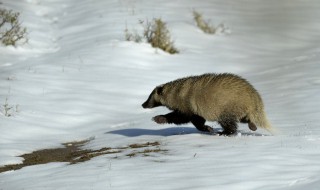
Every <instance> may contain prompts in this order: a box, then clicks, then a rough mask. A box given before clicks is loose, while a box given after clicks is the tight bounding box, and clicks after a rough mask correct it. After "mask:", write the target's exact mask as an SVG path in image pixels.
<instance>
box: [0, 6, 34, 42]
mask: <svg viewBox="0 0 320 190" xmlns="http://www.w3.org/2000/svg"><path fill="white" fill-rule="evenodd" d="M19 16H20V13H19V12H14V11H12V10H6V9H3V8H0V42H1V43H2V44H4V45H5V46H10V45H12V46H16V45H17V43H18V42H21V43H26V42H28V38H27V29H26V28H25V27H22V26H21V22H20V20H19Z"/></svg>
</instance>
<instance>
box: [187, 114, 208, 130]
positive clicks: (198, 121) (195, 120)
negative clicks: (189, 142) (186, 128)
mask: <svg viewBox="0 0 320 190" xmlns="http://www.w3.org/2000/svg"><path fill="white" fill-rule="evenodd" d="M205 122H206V120H205V119H204V118H203V117H201V116H198V115H193V116H192V117H191V123H192V124H193V125H194V126H195V127H196V128H197V129H198V130H199V131H203V132H210V133H212V132H213V129H212V128H211V127H209V126H208V125H205Z"/></svg>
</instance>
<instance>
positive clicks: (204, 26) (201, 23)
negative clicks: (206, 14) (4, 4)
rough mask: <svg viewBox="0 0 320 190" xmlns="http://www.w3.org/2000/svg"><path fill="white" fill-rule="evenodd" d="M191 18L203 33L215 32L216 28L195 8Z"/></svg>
mask: <svg viewBox="0 0 320 190" xmlns="http://www.w3.org/2000/svg"><path fill="white" fill-rule="evenodd" d="M193 19H194V20H195V22H196V24H197V26H198V28H200V29H201V30H202V31H203V32H204V33H207V34H214V33H215V32H216V29H215V28H214V27H213V26H212V25H210V24H209V22H208V21H205V20H204V19H203V17H202V14H200V13H199V12H197V11H195V10H194V11H193Z"/></svg>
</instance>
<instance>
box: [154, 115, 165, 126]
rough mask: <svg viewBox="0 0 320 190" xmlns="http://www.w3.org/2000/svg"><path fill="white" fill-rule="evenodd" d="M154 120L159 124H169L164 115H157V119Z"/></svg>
mask: <svg viewBox="0 0 320 190" xmlns="http://www.w3.org/2000/svg"><path fill="white" fill-rule="evenodd" d="M152 120H153V121H154V122H156V123H158V124H165V123H168V120H167V118H166V117H164V116H163V115H157V116H155V117H153V118H152Z"/></svg>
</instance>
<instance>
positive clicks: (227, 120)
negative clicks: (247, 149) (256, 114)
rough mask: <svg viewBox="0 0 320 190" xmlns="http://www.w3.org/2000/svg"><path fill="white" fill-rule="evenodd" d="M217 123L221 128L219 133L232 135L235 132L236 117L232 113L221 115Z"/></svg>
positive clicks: (236, 126)
mask: <svg viewBox="0 0 320 190" xmlns="http://www.w3.org/2000/svg"><path fill="white" fill-rule="evenodd" d="M218 123H219V124H220V125H221V127H222V128H223V131H222V132H221V133H220V135H233V134H236V133H237V128H238V125H237V119H236V117H235V116H232V115H223V116H221V117H220V118H219V120H218Z"/></svg>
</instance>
